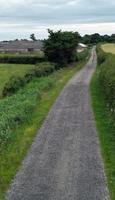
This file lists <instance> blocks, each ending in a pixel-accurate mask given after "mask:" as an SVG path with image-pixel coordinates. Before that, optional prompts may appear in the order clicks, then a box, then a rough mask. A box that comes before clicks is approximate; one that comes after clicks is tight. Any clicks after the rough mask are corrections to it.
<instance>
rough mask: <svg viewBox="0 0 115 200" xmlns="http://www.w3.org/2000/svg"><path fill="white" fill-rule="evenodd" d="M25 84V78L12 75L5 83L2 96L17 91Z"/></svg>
mask: <svg viewBox="0 0 115 200" xmlns="http://www.w3.org/2000/svg"><path fill="white" fill-rule="evenodd" d="M24 85H25V80H24V78H21V77H18V76H12V77H10V79H9V81H8V82H7V83H6V84H5V86H4V88H3V92H2V96H3V97H5V96H10V95H11V94H13V93H15V92H16V91H17V90H18V89H19V88H20V87H23V86H24Z"/></svg>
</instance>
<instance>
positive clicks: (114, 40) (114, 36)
mask: <svg viewBox="0 0 115 200" xmlns="http://www.w3.org/2000/svg"><path fill="white" fill-rule="evenodd" d="M111 42H113V43H115V34H112V35H111Z"/></svg>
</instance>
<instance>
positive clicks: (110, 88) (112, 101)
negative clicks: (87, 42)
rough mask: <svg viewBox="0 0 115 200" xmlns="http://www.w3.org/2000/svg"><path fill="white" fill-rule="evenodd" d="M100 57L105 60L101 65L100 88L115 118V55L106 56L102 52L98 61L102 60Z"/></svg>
mask: <svg viewBox="0 0 115 200" xmlns="http://www.w3.org/2000/svg"><path fill="white" fill-rule="evenodd" d="M99 52H100V50H99ZM100 57H101V59H102V57H104V59H105V60H104V61H103V62H101V63H100V65H99V81H100V86H101V89H102V92H103V94H104V96H105V99H106V101H107V105H108V106H109V108H110V109H111V113H112V114H113V115H114V117H115V55H112V54H106V53H104V52H103V51H102V50H101V54H99V53H98V60H100Z"/></svg>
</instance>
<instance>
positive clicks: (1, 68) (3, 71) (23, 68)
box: [0, 64, 34, 96]
mask: <svg viewBox="0 0 115 200" xmlns="http://www.w3.org/2000/svg"><path fill="white" fill-rule="evenodd" d="M33 67H34V65H22V64H0V96H1V93H2V89H3V87H4V85H5V83H6V82H7V81H8V80H9V78H10V77H11V76H13V75H18V76H20V77H23V76H24V75H25V73H26V72H27V71H28V70H30V69H32V68H33Z"/></svg>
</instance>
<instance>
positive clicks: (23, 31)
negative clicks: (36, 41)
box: [0, 0, 115, 40]
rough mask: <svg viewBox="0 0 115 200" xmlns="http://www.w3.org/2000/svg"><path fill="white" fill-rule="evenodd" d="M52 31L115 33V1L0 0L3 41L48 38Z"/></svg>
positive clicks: (0, 24)
mask: <svg viewBox="0 0 115 200" xmlns="http://www.w3.org/2000/svg"><path fill="white" fill-rule="evenodd" d="M48 28H50V29H53V30H59V29H62V30H73V31H78V32H80V34H82V35H84V34H86V33H94V32H99V33H100V34H106V33H107V34H112V33H115V0H110V1H108V0H6V1H5V0H0V40H6V39H16V38H29V35H30V34H31V33H35V34H36V36H37V38H46V37H47V29H48Z"/></svg>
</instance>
